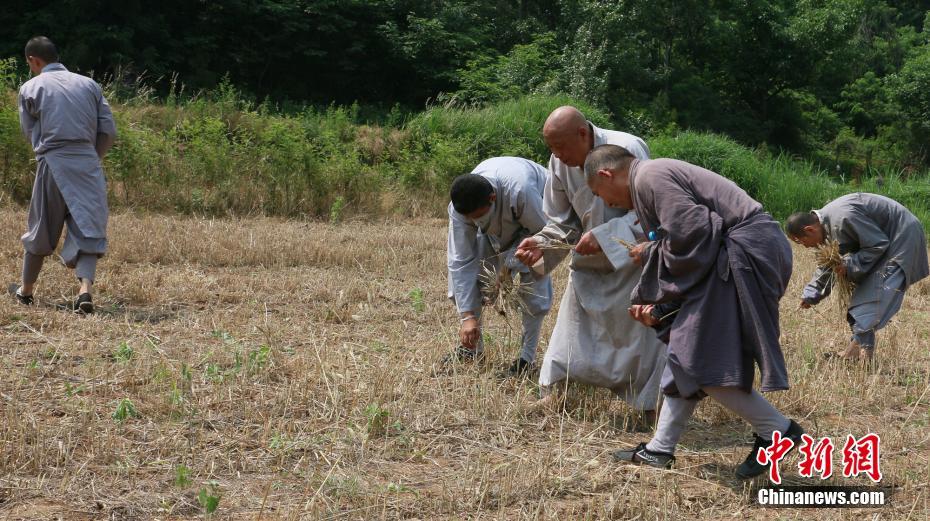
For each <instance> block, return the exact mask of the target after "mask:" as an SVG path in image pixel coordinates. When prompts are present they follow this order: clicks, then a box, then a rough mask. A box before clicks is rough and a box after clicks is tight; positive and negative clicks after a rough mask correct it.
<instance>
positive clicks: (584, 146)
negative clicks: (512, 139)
mask: <svg viewBox="0 0 930 521" xmlns="http://www.w3.org/2000/svg"><path fill="white" fill-rule="evenodd" d="M543 140H544V141H545V142H546V146H548V147H549V150H550V151H551V152H552V155H554V156H555V157H557V158H558V159H559V160H560V161H561V162H563V163H565V164H566V165H568V166H570V167H578V168H580V167H581V166H582V165H584V159H585V156H587V155H588V152H589V151H590V150H591V148H592V147H593V146H594V134H593V131H592V129H591V126H590V124H589V123H588V119H587V118H585V117H584V114H582V113H581V111H580V110H578V109H576V108H575V107H570V106H568V105H566V106H564V107H559V108H557V109H555V110H553V111H552V113H551V114H549V117H548V118H546V123H545V125H543Z"/></svg>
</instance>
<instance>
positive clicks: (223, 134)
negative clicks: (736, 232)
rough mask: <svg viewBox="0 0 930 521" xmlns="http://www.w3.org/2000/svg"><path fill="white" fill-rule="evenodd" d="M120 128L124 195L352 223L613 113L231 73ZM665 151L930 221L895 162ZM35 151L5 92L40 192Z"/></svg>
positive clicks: (661, 140) (3, 175)
mask: <svg viewBox="0 0 930 521" xmlns="http://www.w3.org/2000/svg"><path fill="white" fill-rule="evenodd" d="M112 98H113V103H112V105H113V107H114V112H115V114H116V117H117V121H118V126H119V139H118V141H117V144H116V146H115V147H114V148H113V150H112V151H111V153H110V154H109V155H108V156H107V158H106V162H105V168H106V171H107V176H108V180H109V189H110V203H111V205H112V206H114V207H116V208H136V209H142V210H147V211H156V212H179V213H187V214H191V213H193V214H207V215H228V214H233V215H255V214H264V215H281V216H308V217H313V218H319V219H327V220H330V221H332V222H339V221H341V220H342V219H344V218H345V217H347V216H351V215H359V214H364V215H385V214H398V215H430V216H442V215H443V213H444V208H445V204H446V197H447V195H446V194H447V191H448V186H449V183H450V181H451V180H452V178H454V177H455V176H456V175H459V174H462V173H466V172H468V171H470V170H471V168H472V167H474V166H475V165H476V164H478V163H479V162H481V161H482V160H484V159H486V158H488V157H492V156H502V155H514V156H522V157H527V158H529V159H532V160H534V161H537V162H539V163H541V164H546V163H547V161H548V155H549V154H548V151H547V149H546V147H545V144H544V143H543V141H542V138H541V135H540V134H541V129H542V124H543V122H544V121H545V118H546V116H547V115H548V114H549V112H550V111H551V110H552V109H554V108H555V107H557V106H560V105H565V104H573V105H576V106H579V107H580V108H581V109H582V110H583V111H584V112H585V114H586V115H587V116H588V117H589V118H590V119H591V120H592V121H594V122H595V123H596V124H598V125H602V126H606V127H612V126H613V125H612V124H611V122H610V116H609V115H608V114H606V113H604V112H602V111H600V110H598V109H597V108H595V107H592V106H590V105H588V104H585V103H582V102H579V101H577V100H573V99H571V98H569V97H567V96H537V95H534V96H526V97H523V98H519V99H516V100H512V101H506V102H501V103H498V104H495V105H491V106H486V107H471V106H461V105H454V104H444V105H433V106H430V107H427V108H426V109H425V110H424V111H423V112H420V113H418V114H413V115H410V116H407V117H406V119H405V120H402V118H400V117H398V118H391V119H392V121H393V124H390V125H387V126H378V125H369V124H366V123H364V122H361V121H360V120H361V117H360V116H359V109H358V107H355V106H349V107H337V106H331V107H326V108H321V109H305V110H303V111H302V112H298V113H293V114H281V113H276V112H274V111H272V110H270V109H269V108H268V107H267V106H265V105H255V104H253V103H251V102H248V101H245V100H243V99H242V98H241V97H240V96H239V95H238V94H237V92H236V91H235V89H234V88H232V87H231V86H230V85H228V84H225V83H224V84H222V85H220V87H218V88H217V89H216V91H214V92H212V93H207V94H202V95H200V96H198V97H195V98H193V99H187V100H180V99H178V98H177V97H175V96H169V97H168V98H167V100H162V101H158V100H154V99H153V98H152V97H151V96H150V94H149V93H148V92H147V91H145V90H144V89H142V88H139V89H136V91H135V92H134V93H133V94H132V97H128V98H127V97H125V96H123V97H122V98H121V97H120V96H118V95H116V94H115V93H113V94H112ZM645 137H646V138H647V140H648V142H649V146H650V148H651V149H652V152H653V156H654V157H674V158H678V159H682V160H685V161H688V162H691V163H695V164H698V165H701V166H704V167H706V168H709V169H710V170H713V171H716V172H718V173H720V174H723V175H725V176H727V177H729V178H731V179H733V180H734V181H736V182H737V183H738V184H739V185H740V186H742V187H743V188H744V189H746V191H747V192H749V193H750V195H752V196H753V197H755V198H756V199H758V200H760V201H761V202H762V203H763V204H764V205H765V207H766V209H767V210H768V211H769V212H771V213H772V214H773V215H774V216H775V217H776V218H779V219H784V218H785V217H786V216H788V215H789V214H790V213H792V212H794V211H799V210H807V209H811V208H817V207H820V206H822V205H823V204H824V203H826V202H827V201H829V200H831V199H833V198H835V197H837V196H839V195H842V194H844V193H848V192H852V191H857V190H861V191H871V192H876V193H882V194H885V195H888V196H889V197H892V198H893V199H896V200H898V201H900V202H902V203H903V204H905V205H906V206H907V207H908V208H910V209H911V210H912V211H913V212H914V213H915V214H917V215H918V217H920V219H921V220H922V221H923V222H924V225H925V227H927V228H928V229H930V180H928V179H930V178H928V176H927V175H923V176H911V177H909V178H903V177H901V176H899V175H897V173H895V172H885V173H881V176H882V178H883V185H882V186H878V184H877V182H876V180H875V178H873V177H866V178H864V179H863V180H862V183H861V185H859V186H856V185H854V184H853V183H849V182H843V181H842V180H839V179H837V178H835V177H831V176H830V175H829V174H828V173H827V172H825V171H823V170H822V169H820V168H818V167H816V166H814V164H813V163H812V162H809V161H802V160H798V159H795V158H791V157H789V156H786V155H774V156H773V155H771V154H769V153H768V152H767V151H758V150H752V149H749V148H747V147H744V146H742V145H739V144H738V143H736V142H735V141H733V140H731V139H728V138H726V137H723V136H719V135H713V134H703V133H695V132H680V133H676V134H674V135H658V136H645ZM33 169H34V163H33V162H32V154H31V150H30V147H29V145H28V144H27V142H26V140H25V138H24V137H23V136H22V133H21V132H20V130H19V122H18V116H17V111H16V93H15V91H14V90H12V89H11V88H10V86H9V85H7V86H6V87H5V90H4V91H3V92H2V93H0V188H2V190H3V193H4V194H5V195H6V197H7V198H8V199H9V200H12V201H15V202H17V203H20V204H22V203H25V202H26V201H28V198H29V194H30V192H31V188H32V179H33Z"/></svg>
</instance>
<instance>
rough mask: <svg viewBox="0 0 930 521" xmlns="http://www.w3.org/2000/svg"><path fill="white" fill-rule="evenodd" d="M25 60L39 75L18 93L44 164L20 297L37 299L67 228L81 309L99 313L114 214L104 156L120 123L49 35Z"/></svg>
mask: <svg viewBox="0 0 930 521" xmlns="http://www.w3.org/2000/svg"><path fill="white" fill-rule="evenodd" d="M26 58H27V61H28V62H29V65H30V68H31V69H32V72H33V73H34V74H35V75H36V76H35V77H34V78H32V79H31V80H29V81H27V82H26V83H25V84H23V86H22V87H21V88H20V90H19V116H20V124H21V126H22V130H23V133H24V134H25V135H26V137H27V138H28V139H29V140H30V142H31V143H32V147H33V150H34V151H35V154H36V162H37V168H36V180H35V185H34V186H33V193H32V199H31V201H30V203H29V216H28V220H27V230H26V233H25V234H24V235H23V237H22V242H23V246H24V248H25V250H26V251H25V256H24V262H23V275H22V286H20V287H19V288H18V289H17V295H18V297H19V298H20V301H21V302H22V301H24V300H25V301H26V303H31V300H32V286H33V285H34V284H35V282H36V280H37V279H38V276H39V271H40V270H41V267H42V263H43V260H44V258H45V257H46V256H48V255H51V254H52V253H53V252H54V250H55V248H56V246H57V244H58V240H59V238H60V236H61V232H62V228H63V227H64V226H67V228H68V234H67V237H66V238H65V243H64V246H63V247H62V250H61V257H62V260H63V261H64V263H65V265H66V266H68V267H69V268H73V269H75V272H76V275H77V277H78V279H80V281H81V290H80V295H79V297H78V300H77V301H76V302H75V308H76V310H80V311H83V312H92V311H93V304H92V303H91V298H90V286H91V284H92V283H93V281H94V278H95V273H96V265H97V259H98V257H101V256H103V255H104V254H105V253H106V249H107V233H106V230H107V219H108V216H109V212H108V208H107V187H106V180H105V178H104V174H103V169H102V168H101V164H100V160H101V158H102V157H103V156H104V154H106V152H107V150H109V148H110V147H111V146H112V144H113V140H114V138H115V136H116V125H115V123H114V121H113V114H112V113H111V111H110V106H109V104H108V103H107V101H106V99H105V98H104V97H103V93H102V91H101V88H100V85H98V84H97V83H96V82H94V81H93V80H91V79H90V78H87V77H85V76H81V75H78V74H73V73H71V72H69V71H68V70H67V69H66V68H65V66H64V65H62V64H60V63H58V56H57V50H56V49H55V47H54V44H52V43H51V41H49V40H48V39H47V38H44V37H37V38H33V39H32V40H30V41H29V43H27V46H26Z"/></svg>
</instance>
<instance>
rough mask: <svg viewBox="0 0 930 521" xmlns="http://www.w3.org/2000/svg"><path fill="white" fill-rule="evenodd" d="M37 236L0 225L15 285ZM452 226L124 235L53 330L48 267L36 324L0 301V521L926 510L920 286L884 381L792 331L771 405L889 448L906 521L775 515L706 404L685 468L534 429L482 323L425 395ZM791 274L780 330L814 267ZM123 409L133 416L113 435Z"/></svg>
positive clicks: (436, 347)
mask: <svg viewBox="0 0 930 521" xmlns="http://www.w3.org/2000/svg"><path fill="white" fill-rule="evenodd" d="M24 219H25V214H24V212H23V211H22V210H15V211H14V210H0V230H3V231H4V234H3V236H4V237H5V238H6V239H5V240H4V241H3V242H2V243H0V253H2V255H0V259H2V263H3V264H2V265H3V273H5V274H6V276H7V278H8V279H11V280H12V279H13V278H14V277H15V276H16V274H17V273H18V271H19V263H20V258H21V250H20V245H19V243H18V237H19V235H20V234H21V233H22V227H23V220H24ZM445 229H446V226H445V223H444V222H441V221H417V222H413V223H409V222H401V223H385V224H368V223H347V224H344V225H340V226H330V225H327V224H315V223H304V222H293V221H280V220H272V219H252V220H211V219H197V218H174V217H160V216H134V215H125V214H117V215H114V216H113V218H112V222H111V241H112V252H111V255H110V256H109V257H107V258H106V259H104V260H103V261H102V262H101V264H100V268H101V269H100V274H99V286H98V290H99V293H98V297H97V301H98V305H99V308H100V313H99V314H97V315H96V316H93V317H89V318H86V319H79V318H76V317H74V316H72V315H70V314H67V313H64V312H61V311H57V310H56V309H54V307H53V306H52V304H54V302H55V301H56V300H57V299H59V298H62V297H63V296H67V295H64V294H63V293H68V292H70V291H71V289H70V288H73V287H74V281H73V279H72V278H71V275H70V274H69V273H68V272H67V271H66V270H64V269H63V268H61V267H60V266H56V265H55V264H54V263H52V262H49V263H48V264H47V267H46V270H45V272H44V273H43V278H42V280H41V282H40V286H39V288H38V292H37V295H38V298H39V302H40V305H39V306H38V307H37V308H35V309H25V308H21V307H18V306H16V305H14V303H13V302H12V301H10V300H8V299H0V369H2V374H0V402H2V404H3V421H2V422H0V469H2V473H0V518H3V519H69V520H71V519H78V520H81V519H200V518H202V516H203V513H204V509H203V507H202V505H201V499H209V496H213V497H219V498H220V500H219V506H218V509H217V511H216V513H215V517H216V518H218V519H248V520H255V519H266V520H267V519H332V520H336V519H338V520H344V519H360V520H362V519H364V520H368V519H400V518H405V519H447V520H453V519H455V520H458V519H463V518H466V519H467V518H470V519H513V520H519V519H525V520H530V519H533V520H535V519H657V518H659V519H721V518H728V519H744V518H749V519H771V518H774V517H778V518H782V519H810V518H811V517H812V516H815V517H818V518H823V519H859V518H864V517H869V518H873V516H874V518H877V519H907V518H910V519H925V518H927V516H928V514H930V508H928V506H930V505H928V493H927V491H928V483H930V470H928V469H930V462H928V452H930V451H928V446H930V437H928V435H927V433H928V421H930V415H928V402H930V396H928V394H930V393H928V392H927V389H928V385H930V375H928V367H930V353H928V336H930V326H928V324H930V314H928V311H927V310H928V309H930V284H928V283H926V282H924V283H921V284H920V285H919V286H918V287H916V288H913V289H912V290H911V291H909V292H908V296H907V298H906V299H905V302H904V307H903V309H902V310H901V312H900V313H899V314H898V316H897V318H896V319H895V320H894V321H893V322H892V323H891V324H890V325H889V326H888V327H887V328H886V329H885V330H883V331H882V332H881V333H880V334H879V346H878V351H877V354H876V357H877V359H878V363H877V364H876V367H875V368H874V372H865V371H863V370H861V369H857V368H850V367H846V366H845V365H843V364H840V363H837V362H836V361H832V360H826V359H824V358H823V356H822V354H823V353H824V352H826V351H829V350H832V349H835V348H836V347H838V346H841V345H845V342H846V341H847V332H846V331H847V330H846V324H845V323H844V322H843V321H842V320H841V319H840V317H838V316H836V317H833V316H830V317H825V316H822V315H817V314H813V313H797V314H795V313H784V314H783V315H782V317H783V318H782V332H783V343H784V346H785V357H786V360H787V364H788V368H789V374H790V377H791V383H792V389H791V390H790V391H787V392H779V393H774V394H773V395H771V398H772V399H773V401H774V402H775V404H776V405H777V406H778V407H779V408H781V409H782V410H783V411H785V412H786V413H787V414H789V415H790V416H791V417H793V418H796V419H798V420H799V421H800V422H801V423H802V424H803V425H804V426H805V427H807V429H808V430H809V431H810V432H811V433H812V434H814V435H816V436H833V439H834V440H837V439H840V437H844V436H845V435H846V434H848V433H853V434H856V435H861V434H864V433H866V432H869V431H873V432H877V433H879V434H880V435H881V437H882V445H881V450H882V460H881V464H882V470H883V472H884V473H885V482H884V484H885V485H888V486H893V487H894V491H893V492H894V493H893V496H892V499H891V504H890V506H887V507H884V508H878V509H852V510H842V511H840V510H817V511H811V510H791V509H785V510H771V509H762V508H758V507H755V506H753V504H752V501H751V498H750V495H749V493H748V491H747V489H746V488H745V484H744V483H742V482H740V481H738V480H736V479H734V478H733V476H732V469H733V467H734V465H735V464H736V463H738V462H739V461H740V460H741V459H742V458H743V457H744V456H745V453H746V451H748V450H749V447H750V446H749V444H748V442H749V440H750V432H749V431H750V428H749V427H748V426H747V425H745V424H744V423H742V422H741V421H739V420H738V419H736V418H734V417H733V416H732V415H730V414H728V413H727V412H725V411H724V410H722V409H720V408H719V407H717V406H716V405H714V404H712V403H709V402H708V403H703V404H702V405H701V406H700V407H699V408H698V412H697V414H696V416H695V419H694V421H693V422H692V423H691V428H690V430H689V431H688V432H687V434H685V436H684V438H683V439H682V442H681V446H680V451H679V453H678V463H677V466H676V469H675V471H674V472H661V471H658V470H655V469H651V468H640V467H629V466H620V465H617V464H614V463H613V462H611V460H610V457H609V455H610V452H611V451H612V450H616V449H617V448H621V447H630V446H632V445H633V444H635V443H637V442H639V441H640V440H643V439H644V436H643V435H641V434H630V433H627V432H625V431H624V430H623V429H622V428H620V426H622V425H624V423H625V422H627V420H628V419H629V418H628V417H629V416H630V411H629V409H627V408H626V407H625V406H624V405H623V404H621V403H618V402H616V401H614V400H612V399H611V398H610V395H609V393H606V392H603V391H579V392H578V394H577V398H578V399H577V400H576V401H577V403H576V406H575V407H574V408H573V409H571V410H570V411H569V412H566V413H563V414H561V415H549V416H545V415H543V416H539V415H533V414H529V413H528V412H527V407H528V405H529V404H531V403H533V401H534V400H535V398H536V393H537V389H536V386H535V385H534V384H533V383H532V381H513V380H501V379H499V378H498V376H497V375H498V373H499V370H500V369H501V368H503V367H506V365H507V363H508V362H509V361H510V360H511V359H512V358H513V356H514V354H515V353H516V352H517V351H518V350H519V344H520V339H519V335H518V334H513V333H512V332H511V327H509V326H508V325H507V324H506V322H505V319H504V318H503V317H493V316H489V317H488V321H487V324H486V328H485V332H486V334H487V336H486V353H487V354H488V357H489V361H488V363H487V364H486V365H483V366H480V367H477V368H476V367H472V366H467V365H463V366H459V367H457V370H456V371H455V372H454V373H453V374H452V375H449V376H443V377H439V378H435V377H432V376H430V367H431V365H432V363H433V362H434V361H435V360H436V359H438V358H439V357H441V356H442V355H444V354H445V353H447V352H448V350H449V349H451V348H452V347H454V346H455V339H456V331H457V329H458V326H459V321H458V319H457V317H456V313H455V312H454V310H453V308H452V306H451V305H450V304H449V302H448V300H447V299H446V281H445V235H444V230H445ZM797 258H798V259H799V262H798V263H797V265H796V268H795V269H796V273H795V275H794V277H793V279H792V283H791V287H790V288H789V294H788V296H787V297H786V299H785V300H784V301H783V306H786V309H787V306H792V307H793V306H794V305H796V301H797V298H798V297H799V295H800V290H801V287H802V284H803V283H804V281H805V280H806V279H807V278H808V277H809V275H810V273H811V271H812V270H813V267H814V266H813V262H812V261H811V260H810V259H809V258H808V257H805V256H798V257H797ZM566 274H567V271H566V270H562V271H561V272H560V273H559V274H558V275H557V277H556V287H557V298H559V296H560V294H561V291H562V290H563V289H564V284H565V276H566ZM60 288H69V289H68V291H62V290H61V289H60ZM556 307H557V306H556ZM554 311H555V310H553V313H552V314H550V316H549V317H548V318H547V320H546V323H545V326H544V331H543V335H542V338H543V345H542V346H540V356H541V354H542V350H543V349H544V347H545V340H546V339H548V334H549V332H550V331H551V328H552V324H553V323H554V316H555V312H554ZM624 312H625V311H624ZM489 315H491V314H489ZM124 399H127V400H129V401H130V402H131V403H132V405H133V409H134V411H135V413H136V414H135V415H132V414H130V413H128V412H127V409H126V407H125V406H124V407H123V408H122V411H123V413H125V417H124V418H123V419H122V421H118V420H117V419H114V413H118V409H119V405H120V404H121V403H124V402H123V400H124ZM117 416H119V414H117ZM837 457H838V456H837ZM796 462H797V457H796V456H791V457H789V458H788V459H787V460H786V461H785V462H784V463H783V473H784V474H785V475H786V476H789V481H790V482H795V481H797V473H796V470H795V468H794V467H793V466H794V465H795V464H796ZM835 463H839V461H835ZM829 483H834V484H849V483H857V484H863V483H867V482H864V481H863V480H861V479H858V480H845V479H843V478H836V479H831V480H830V481H829ZM201 491H203V492H204V495H203V496H202V497H199V496H200V492H201Z"/></svg>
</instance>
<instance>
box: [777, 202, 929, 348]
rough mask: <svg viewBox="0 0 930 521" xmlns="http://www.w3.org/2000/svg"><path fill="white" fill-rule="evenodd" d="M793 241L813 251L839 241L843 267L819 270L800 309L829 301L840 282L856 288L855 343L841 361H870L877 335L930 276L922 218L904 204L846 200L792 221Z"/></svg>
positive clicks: (851, 316)
mask: <svg viewBox="0 0 930 521" xmlns="http://www.w3.org/2000/svg"><path fill="white" fill-rule="evenodd" d="M785 228H786V230H787V232H788V236H790V237H791V239H792V240H793V241H795V242H797V243H798V244H801V245H804V246H805V247H807V248H813V247H816V246H819V245H821V244H824V243H826V241H827V240H835V241H837V243H838V244H839V252H840V254H841V255H843V263H842V264H840V265H838V266H836V268H834V269H833V270H831V269H829V268H825V267H819V268H818V269H817V271H816V272H814V277H813V278H812V279H811V281H810V282H809V283H808V284H807V286H805V287H804V294H803V296H802V297H801V307H802V308H809V307H811V306H814V305H817V304H818V303H819V302H820V301H821V300H823V299H824V298H826V297H827V296H828V295H829V294H830V291H831V288H832V287H833V283H834V281H835V280H836V277H837V276H842V277H846V278H847V279H848V280H849V281H851V282H853V283H854V284H855V285H856V287H855V289H854V290H853V293H852V295H851V297H850V300H849V309H848V311H847V313H846V319H847V321H848V322H849V327H850V329H852V338H851V339H850V341H849V345H848V346H847V348H846V350H845V351H844V352H843V353H841V354H840V356H841V357H842V358H844V359H847V360H860V359H861V360H864V361H871V360H872V356H873V354H874V352H875V332H876V331H877V330H879V329H881V328H883V327H885V325H886V324H887V323H888V321H889V320H891V317H893V316H894V315H895V314H896V313H897V312H898V310H899V309H901V302H902V301H903V300H904V292H905V291H906V290H907V288H908V287H910V286H911V285H912V284H914V283H915V282H917V281H918V280H920V279H923V278H924V277H926V276H927V275H928V274H930V267H928V265H927V236H926V235H925V233H924V228H923V226H922V225H921V224H920V221H919V220H918V219H917V217H915V216H914V214H912V213H911V212H910V211H908V209H907V208H905V207H904V206H902V205H901V204H900V203H898V202H896V201H894V200H892V199H889V198H887V197H883V196H881V195H875V194H868V193H856V194H849V195H844V196H843V197H840V198H838V199H836V200H834V201H831V202H830V203H829V204H827V205H826V206H824V207H823V208H821V209H820V210H813V211H811V212H799V213H796V214H793V215H792V216H791V217H789V218H788V222H787V223H786V226H785Z"/></svg>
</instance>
